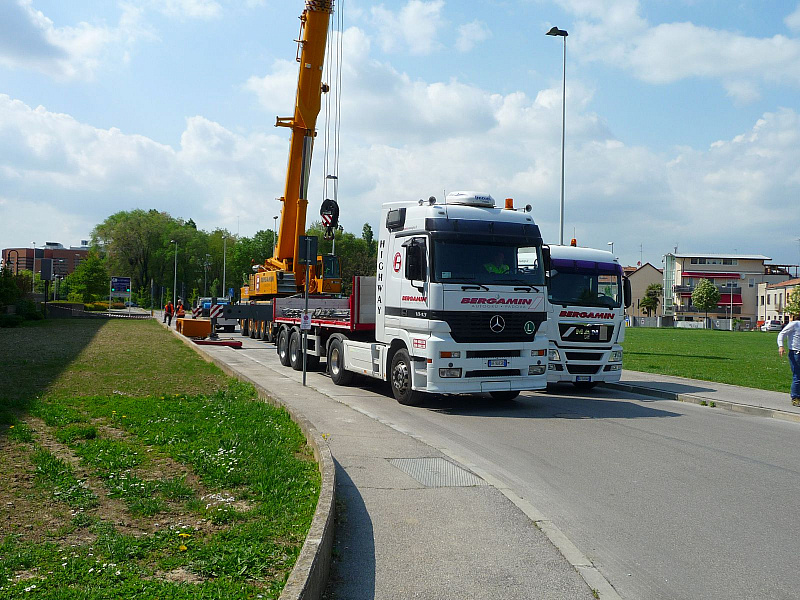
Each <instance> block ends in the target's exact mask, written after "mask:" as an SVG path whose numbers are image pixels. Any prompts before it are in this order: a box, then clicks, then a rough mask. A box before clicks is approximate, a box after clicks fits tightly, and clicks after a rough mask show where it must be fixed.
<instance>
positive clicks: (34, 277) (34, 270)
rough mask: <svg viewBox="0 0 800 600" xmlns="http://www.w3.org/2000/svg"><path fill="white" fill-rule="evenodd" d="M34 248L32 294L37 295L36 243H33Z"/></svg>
mask: <svg viewBox="0 0 800 600" xmlns="http://www.w3.org/2000/svg"><path fill="white" fill-rule="evenodd" d="M31 245H32V246H33V266H32V267H31V294H35V293H36V242H31Z"/></svg>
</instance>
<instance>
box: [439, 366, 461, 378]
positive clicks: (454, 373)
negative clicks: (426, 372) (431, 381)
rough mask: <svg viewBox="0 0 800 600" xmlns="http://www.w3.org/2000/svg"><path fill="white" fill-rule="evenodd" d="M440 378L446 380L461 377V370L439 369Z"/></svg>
mask: <svg viewBox="0 0 800 600" xmlns="http://www.w3.org/2000/svg"><path fill="white" fill-rule="evenodd" d="M439 377H441V378H442V379H445V378H447V377H461V369H453V368H452V367H451V368H445V369H439Z"/></svg>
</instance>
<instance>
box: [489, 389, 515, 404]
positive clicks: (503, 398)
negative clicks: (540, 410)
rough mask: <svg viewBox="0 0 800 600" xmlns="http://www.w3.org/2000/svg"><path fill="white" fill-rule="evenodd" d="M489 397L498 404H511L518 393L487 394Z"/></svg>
mask: <svg viewBox="0 0 800 600" xmlns="http://www.w3.org/2000/svg"><path fill="white" fill-rule="evenodd" d="M489 395H490V396H491V397H492V398H494V399H495V400H499V401H500V402H511V401H512V400H513V399H514V398H516V397H517V396H519V391H513V392H512V391H507V392H489Z"/></svg>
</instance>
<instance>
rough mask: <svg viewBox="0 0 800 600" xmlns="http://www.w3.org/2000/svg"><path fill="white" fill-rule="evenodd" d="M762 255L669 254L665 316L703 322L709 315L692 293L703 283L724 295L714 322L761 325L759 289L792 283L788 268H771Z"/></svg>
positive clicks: (665, 272)
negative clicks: (724, 321) (760, 285)
mask: <svg viewBox="0 0 800 600" xmlns="http://www.w3.org/2000/svg"><path fill="white" fill-rule="evenodd" d="M769 260H772V259H771V258H769V257H768V256H762V255H760V254H732V255H728V254H725V255H723V254H677V253H675V254H666V255H665V256H664V316H674V317H675V320H676V321H694V320H702V319H703V318H704V317H705V311H701V310H700V309H698V308H697V307H695V306H694V305H693V304H692V292H693V291H694V289H695V286H696V285H697V284H698V283H699V282H700V280H701V279H709V280H711V282H712V283H714V285H716V286H717V289H718V290H719V291H720V299H719V304H718V305H717V310H714V311H709V313H708V316H709V317H710V318H713V319H728V318H730V317H733V318H734V319H741V320H742V323H743V325H744V326H745V327H747V326H755V324H756V322H757V321H758V302H759V292H758V285H759V284H761V283H764V284H770V283H781V282H784V281H786V280H788V279H790V277H791V275H790V274H789V271H788V270H787V267H789V266H791V265H771V264H767V261H769Z"/></svg>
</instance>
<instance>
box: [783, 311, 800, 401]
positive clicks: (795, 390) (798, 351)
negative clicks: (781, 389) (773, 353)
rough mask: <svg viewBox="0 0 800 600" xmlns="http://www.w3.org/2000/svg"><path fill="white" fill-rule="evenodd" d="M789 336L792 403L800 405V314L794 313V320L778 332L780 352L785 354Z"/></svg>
mask: <svg viewBox="0 0 800 600" xmlns="http://www.w3.org/2000/svg"><path fill="white" fill-rule="evenodd" d="M785 337H788V338H789V340H788V341H789V366H790V367H791V368H792V388H791V391H790V393H791V395H792V405H793V406H800V315H792V321H791V323H789V324H788V325H787V326H786V327H784V328H783V329H781V332H780V333H779V334H778V354H780V355H781V356H783V338H785Z"/></svg>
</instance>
